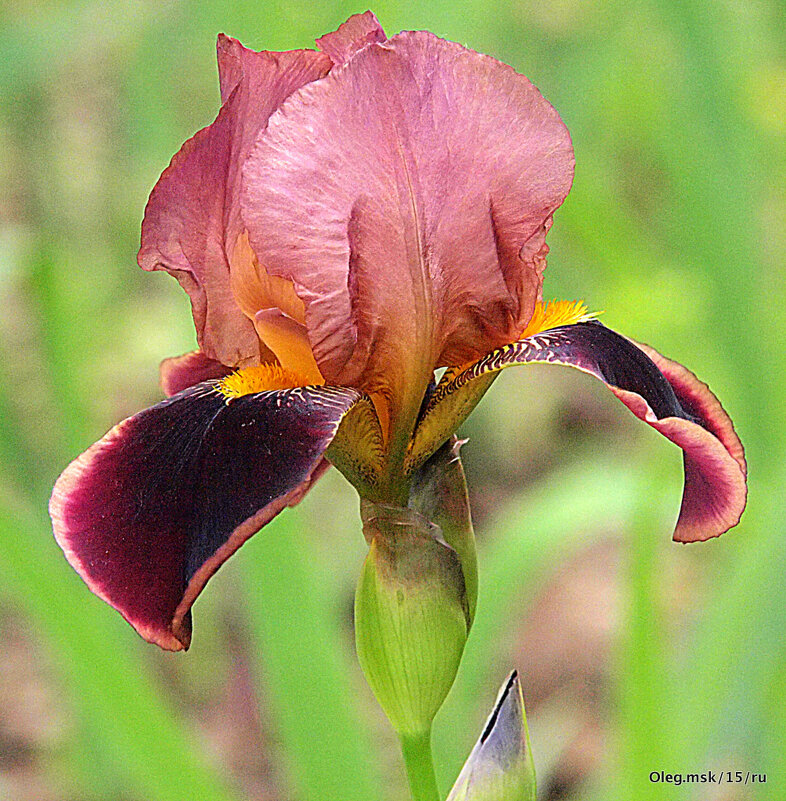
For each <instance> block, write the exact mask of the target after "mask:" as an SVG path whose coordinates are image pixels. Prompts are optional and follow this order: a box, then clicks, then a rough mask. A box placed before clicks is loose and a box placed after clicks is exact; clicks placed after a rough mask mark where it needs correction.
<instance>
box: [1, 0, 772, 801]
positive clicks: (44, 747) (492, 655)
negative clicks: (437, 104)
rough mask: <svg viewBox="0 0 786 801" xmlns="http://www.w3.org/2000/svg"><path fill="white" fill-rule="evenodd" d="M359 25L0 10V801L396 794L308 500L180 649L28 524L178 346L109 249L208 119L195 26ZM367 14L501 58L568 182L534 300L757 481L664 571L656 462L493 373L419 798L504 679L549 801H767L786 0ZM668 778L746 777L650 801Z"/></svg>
mask: <svg viewBox="0 0 786 801" xmlns="http://www.w3.org/2000/svg"><path fill="white" fill-rule="evenodd" d="M364 8H365V7H363V6H356V5H352V4H347V3H329V2H303V0H294V1H290V2H287V3H283V2H275V3H265V2H264V1H263V0H262V1H260V0H257V1H256V2H248V1H247V0H236V1H235V2H231V3H230V2H219V1H217V0H205V1H204V2H187V1H186V0H183V2H160V0H119V1H118V2H114V3H102V2H96V0H88V1H87V2H34V3H30V2H22V1H21V0H10V1H9V0H6V2H5V3H4V4H3V6H2V10H0V15H2V18H1V19H0V90H1V92H2V94H1V97H2V100H1V101H0V154H1V156H0V298H1V300H2V306H1V307H0V326H1V328H0V415H1V416H2V428H1V436H0V461H1V464H2V478H1V479H0V564H2V582H1V583H0V799H9V801H77V800H79V801H183V799H199V801H230V799H235V800H236V799H253V800H254V801H262V800H263V799H265V800H266V799H284V800H286V801H312V800H314V801H316V800H317V799H340V800H341V801H369V800H370V799H374V800H376V799H379V801H396V800H397V799H404V798H405V797H406V793H405V788H404V784H403V772H402V766H401V763H400V757H399V753H398V749H397V746H396V743H395V742H394V740H393V736H392V734H391V732H390V730H389V728H388V726H387V724H386V722H385V720H384V719H383V717H382V714H381V712H380V711H379V709H378V708H377V707H376V705H375V703H374V701H373V699H372V697H371V695H370V692H369V691H368V689H367V688H366V686H365V684H364V682H363V679H362V677H361V675H360V672H359V668H358V666H357V663H356V659H355V655H354V650H353V640H352V621H351V605H352V596H353V588H354V582H355V579H356V576H357V573H358V569H359V566H360V563H361V561H362V558H363V555H364V551H365V547H364V542H363V539H362V537H361V534H360V526H359V522H358V515H357V500H356V497H355V496H354V493H353V491H352V490H351V489H350V488H348V486H347V485H346V484H345V482H343V480H342V479H341V477H340V476H339V475H338V474H337V473H334V474H333V475H330V476H328V477H326V478H325V479H324V480H323V481H322V482H321V483H320V485H319V486H318V487H317V489H316V490H315V491H314V492H313V494H312V495H311V496H310V498H309V499H308V500H307V501H306V502H305V503H304V504H303V505H302V506H301V507H299V508H298V509H296V510H294V511H292V512H288V513H286V514H284V515H283V516H281V517H280V518H279V519H278V520H277V521H275V522H274V523H273V524H271V525H270V526H269V528H268V529H266V531H265V532H264V533H263V534H261V535H259V536H257V537H256V538H255V539H254V540H252V541H251V542H250V543H249V544H248V545H247V546H246V547H245V548H243V549H242V551H241V553H240V554H239V555H238V556H237V557H235V558H234V559H233V560H231V561H230V563H229V564H227V565H226V566H225V567H224V568H223V569H222V570H221V572H220V573H219V574H218V575H217V576H216V577H215V579H214V580H213V581H212V582H211V585H210V587H209V588H208V590H207V591H206V592H205V593H204V595H203V597H202V598H201V599H200V600H199V602H198V603H197V606H196V610H195V621H196V625H195V637H194V644H193V647H192V649H191V651H190V652H189V653H188V654H187V655H183V654H174V655H173V654H164V653H161V652H159V651H158V650H157V649H155V648H154V647H153V646H150V645H146V644H145V643H143V642H142V640H141V639H139V638H138V637H137V636H136V635H135V634H134V632H133V631H132V630H131V629H130V628H129V627H128V626H127V625H126V624H125V623H124V622H123V621H122V619H121V618H120V617H119V616H118V615H117V614H116V613H114V612H112V611H111V610H110V609H109V608H108V607H106V606H105V605H104V604H103V603H102V602H100V601H99V600H97V599H96V598H94V597H93V596H92V595H91V594H90V593H89V592H88V591H87V589H86V588H85V587H84V586H83V584H82V583H81V581H80V580H79V579H78V578H77V576H76V575H75V574H74V573H73V571H72V570H71V569H70V568H69V567H68V565H67V563H66V562H65V560H64V559H63V557H62V555H61V553H60V552H59V550H58V549H57V547H56V545H55V543H54V542H53V540H52V537H51V530H50V527H49V522H48V518H47V514H46V503H47V499H48V495H49V492H50V488H51V486H52V483H53V481H54V479H55V478H56V476H57V474H58V473H59V471H60V470H61V469H62V468H63V467H64V466H65V465H66V464H67V462H68V461H69V460H70V459H72V458H73V457H74V456H76V455H77V454H78V453H79V452H81V451H82V450H83V449H84V448H85V447H87V446H88V445H89V444H91V443H92V442H93V441H94V440H95V439H97V438H98V437H99V436H101V435H102V434H103V433H104V431H105V430H107V429H108V428H109V427H110V426H112V425H113V424H114V423H115V422H117V421H118V420H119V419H121V418H122V417H124V416H127V415H129V414H131V413H133V412H135V411H137V410H139V409H140V408H142V407H144V406H147V405H149V404H152V403H154V402H156V401H157V400H158V399H159V397H160V396H159V390H158V375H157V365H158V362H159V361H160V360H161V359H163V358H164V357H166V356H170V355H174V354H179V353H182V352H185V351H187V350H190V349H192V348H193V347H194V334H193V329H192V325H191V317H190V312H189V305H188V302H187V299H186V296H185V295H184V294H183V293H182V292H181V290H180V289H179V287H178V286H177V285H176V283H175V282H174V281H172V280H171V279H170V278H168V277H167V276H166V275H163V274H154V275H149V274H144V273H142V272H141V271H140V270H138V269H137V268H136V267H135V254H136V249H137V244H138V235H139V225H140V221H141V216H142V212H143V209H144V204H145V201H146V198H147V195H148V193H149V191H150V189H151V187H152V186H153V184H154V182H155V180H156V178H157V177H158V175H159V174H160V172H161V171H162V169H163V168H164V167H165V166H166V165H167V163H168V162H169V159H170V157H171V156H172V154H173V153H174V152H175V151H176V150H177V149H178V148H179V147H180V145H181V143H182V142H183V141H184V140H185V139H186V138H187V137H188V136H190V135H191V134H192V133H193V132H194V131H195V130H196V129H198V128H200V127H202V126H204V125H206V124H208V123H209V122H211V121H212V119H213V117H214V115H215V112H216V110H217V107H218V87H217V78H216V71H215V64H214V50H213V48H214V40H215V35H216V33H217V32H219V31H225V32H227V33H229V34H231V35H233V36H236V37H238V38H240V39H241V40H242V41H243V42H244V43H245V44H247V45H248V46H251V47H255V48H259V49H262V48H265V49H290V48H293V47H308V46H312V43H313V39H314V38H315V37H316V36H319V35H321V34H322V33H324V32H326V31H329V30H332V29H334V28H335V27H336V26H337V25H338V24H339V23H340V22H341V21H343V20H344V19H345V18H346V17H347V16H348V15H349V14H350V13H352V12H355V11H362V10H364ZM374 11H375V12H376V14H377V15H378V17H379V18H380V20H381V22H382V24H383V25H384V27H385V29H386V30H387V32H388V34H392V33H394V32H396V31H398V30H400V29H401V28H415V29H417V28H427V29H429V30H432V31H434V32H435V33H437V34H439V35H441V36H444V37H446V38H449V39H453V40H455V41H458V42H461V43H464V44H467V45H469V46H471V47H473V48H475V49H477V50H480V51H482V52H486V53H490V54H492V55H494V56H497V57H498V58H500V59H502V60H503V61H506V62H508V63H511V64H513V65H514V66H515V67H516V68H517V69H518V70H519V71H521V72H523V73H525V74H526V75H528V76H529V77H530V78H531V79H532V80H533V81H534V82H535V84H536V85H537V86H538V87H539V88H540V89H541V91H542V92H543V93H544V94H545V96H546V97H547V98H548V99H549V100H550V101H551V102H552V103H553V104H554V106H555V107H556V108H557V109H558V111H559V112H560V114H561V115H562V117H563V118H564V120H565V122H566V123H567V125H568V127H569V129H570V131H571V133H572V136H573V140H574V144H575V149H576V159H577V168H576V180H575V184H574V189H573V191H572V193H571V195H570V196H569V197H568V200H567V201H566V203H565V205H564V207H563V208H562V209H561V210H560V211H559V212H558V214H557V215H556V217H555V224H554V228H553V230H552V232H551V234H550V236H549V242H550V245H551V248H552V253H551V256H550V261H549V268H548V271H547V273H546V275H547V278H546V289H545V294H546V296H547V297H564V298H576V297H582V298H584V299H586V301H587V303H588V305H589V306H590V308H591V309H595V310H605V314H604V317H603V320H604V322H606V323H607V324H608V325H610V326H612V327H614V328H617V329H618V330H621V331H622V332H624V333H626V334H628V335H629V336H632V337H634V338H636V339H638V340H641V341H645V342H648V343H650V344H651V345H653V346H655V347H656V348H658V349H659V350H660V351H662V352H663V353H665V354H667V355H669V356H671V357H672V358H675V359H677V360H679V361H681V362H683V363H685V364H686V365H688V366H689V367H690V368H691V369H693V370H694V371H696V373H697V374H698V375H699V376H700V377H702V378H703V379H704V380H707V381H708V382H709V383H710V385H711V387H712V388H713V389H714V391H715V392H716V393H717V394H718V395H719V396H720V397H721V399H722V400H723V402H724V404H725V406H726V408H727V410H728V411H729V412H730V414H731V415H732V417H733V419H734V420H735V422H736V425H737V428H738V431H739V433H740V436H741V437H742V440H743V442H744V444H745V445H746V448H747V453H748V456H749V464H750V474H751V497H750V503H749V507H748V510H747V512H746V514H745V516H744V518H743V522H742V523H741V525H740V526H739V527H738V528H737V529H735V530H734V531H732V532H731V533H729V534H726V535H725V536H724V537H722V538H720V539H719V540H715V541H712V542H709V543H705V544H696V545H693V546H687V547H685V546H677V545H675V544H673V543H671V542H670V534H671V530H672V526H673V523H674V520H675V519H676V514H677V510H678V507H679V500H680V493H681V481H682V476H681V458H680V454H679V451H678V450H677V449H676V448H675V447H674V446H672V445H670V444H669V443H668V442H666V441H665V440H663V439H662V438H661V437H659V436H658V435H657V434H656V433H654V432H653V431H652V430H649V429H647V427H646V426H642V425H640V424H638V422H637V421H636V420H635V419H634V418H633V417H632V415H630V414H629V413H628V412H627V411H626V410H625V409H624V408H623V407H622V406H621V405H620V404H619V403H618V402H617V401H615V400H614V398H612V397H611V395H610V394H609V393H607V392H606V391H605V389H604V388H603V387H602V386H601V385H600V384H599V383H598V382H595V381H594V380H593V379H591V378H589V377H587V376H583V375H581V374H574V373H573V371H570V370H566V369H562V368H549V367H537V368H535V367H533V368H527V369H522V370H511V371H508V372H507V373H506V374H505V375H503V376H502V377H501V378H500V380H499V381H498V382H497V383H496V385H495V386H494V388H493V389H492V391H491V392H490V393H489V396H488V397H487V398H486V399H485V400H484V401H483V403H482V404H481V406H480V407H479V409H478V410H477V411H476V412H475V414H474V415H473V417H472V418H471V420H470V422H469V423H468V424H467V425H466V427H465V430H464V434H465V435H466V436H469V437H470V443H469V445H467V446H466V447H465V449H464V457H465V464H466V468H467V472H468V478H469V483H470V487H471V493H472V500H473V509H474V513H475V518H476V530H477V532H478V538H479V556H480V579H481V588H480V605H479V610H478V617H477V622H476V626H475V628H474V629H473V632H472V635H471V638H470V641H469V645H468V648H467V652H466V655H465V659H464V662H463V665H462V669H461V671H460V673H459V680H458V682H457V684H456V686H455V687H454V689H453V691H452V693H451V695H450V697H449V699H448V702H447V703H446V706H445V707H444V709H443V710H442V712H441V713H440V715H439V716H438V718H437V722H436V733H435V751H436V758H437V761H438V772H439V776H440V782H441V785H442V788H443V791H444V792H447V789H448V788H449V786H450V783H451V782H452V780H453V778H454V777H455V775H456V773H457V771H458V768H459V767H460V765H461V763H462V761H463V759H464V757H465V755H466V754H467V752H468V750H469V748H470V747H471V745H472V743H473V742H474V740H475V738H476V737H477V735H478V734H479V732H480V727H481V725H482V721H483V719H484V716H485V714H486V713H487V711H488V710H489V708H490V705H491V704H492V702H493V698H494V694H495V692H496V688H497V685H498V684H499V682H500V681H501V680H502V679H503V677H504V675H505V673H506V672H507V671H508V670H509V669H511V668H512V667H514V666H516V667H518V668H519V669H520V671H521V672H522V679H523V686H524V690H525V696H526V700H527V705H528V710H529V718H530V728H531V735H532V742H533V749H534V753H535V760H536V765H537V769H538V774H539V785H540V788H539V789H540V792H541V796H542V798H543V799H577V800H578V799H581V800H582V801H608V799H615V801H618V800H622V801H626V800H627V799H631V800H635V801H641V800H642V799H644V800H645V801H646V799H649V798H656V799H657V798H663V799H691V800H693V799H717V800H718V801H720V800H721V799H722V800H723V801H735V800H736V799H765V798H767V799H780V798H784V797H786V735H784V732H786V659H784V657H785V656H786V636H785V633H786V604H784V597H786V537H784V531H783V528H784V526H783V523H784V503H783V488H784V484H785V482H784V471H786V460H785V459H784V454H785V453H786V449H784V431H786V427H785V426H784V422H786V421H784V416H785V415H786V404H785V403H784V402H783V396H784V393H785V392H786V369H784V368H785V367H786V365H785V364H784V348H783V342H784V335H783V331H784V326H786V303H784V300H785V298H784V262H785V260H786V235H785V234H784V231H786V147H784V145H785V144H786V57H785V56H784V53H785V52H786V49H785V45H786V11H785V10H784V4H783V3H781V2H774V1H773V0H760V2H757V3H740V2H735V1H733V0H726V1H721V2H716V3H704V2H696V1H695V0H694V1H693V2H687V0H681V1H679V0H675V1H674V2H669V1H668V0H650V1H649V2H647V1H645V2H638V3H623V2H604V1H603V0H594V1H593V0H590V1H589V2H579V0H552V1H551V2H549V3H543V2H541V1H540V0H521V2H500V3H498V4H496V6H495V7H493V8H492V7H490V6H489V5H488V4H487V3H485V2H480V0H477V1H476V2H463V3H461V2H455V1H454V0H453V1H451V2H446V1H445V0H437V1H436V2H433V1H432V2H429V3H425V2H421V3H417V4H415V3H412V4H406V3H396V2H386V1H384V0H380V1H379V2H377V3H376V5H375V7H374ZM257 709H258V711H257ZM661 770H663V771H666V772H679V771H683V772H694V771H706V770H715V771H727V770H730V771H737V770H741V771H743V772H745V771H752V772H755V773H758V774H762V773H766V776H767V783H766V785H763V786H762V787H751V786H748V787H740V786H734V785H724V786H720V787H717V786H715V787H713V786H707V785H704V786H701V787H691V786H686V785H683V786H681V787H674V786H672V785H656V784H652V783H650V781H649V778H648V776H649V773H650V772H651V771H661Z"/></svg>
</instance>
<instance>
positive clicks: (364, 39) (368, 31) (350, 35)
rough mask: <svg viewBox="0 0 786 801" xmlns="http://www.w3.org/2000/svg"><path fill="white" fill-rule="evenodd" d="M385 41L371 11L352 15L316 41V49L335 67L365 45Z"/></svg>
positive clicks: (380, 27)
mask: <svg viewBox="0 0 786 801" xmlns="http://www.w3.org/2000/svg"><path fill="white" fill-rule="evenodd" d="M384 41H387V37H386V36H385V31H383V30H382V26H381V25H380V24H379V20H378V19H377V18H376V17H375V16H374V14H373V13H372V12H371V11H366V12H365V13H364V14H353V15H352V16H351V17H350V18H349V19H348V20H347V21H346V22H342V23H341V25H339V27H338V30H337V31H334V32H333V33H326V34H325V35H324V36H320V38H319V39H317V47H318V48H319V49H320V50H321V51H322V52H323V53H327V55H329V56H330V58H331V59H332V61H333V63H334V64H335V65H336V66H339V65H341V64H345V63H346V62H347V61H349V59H351V58H352V56H354V55H355V53H357V52H358V50H362V49H363V48H364V47H365V46H366V45H367V44H373V43H374V42H384Z"/></svg>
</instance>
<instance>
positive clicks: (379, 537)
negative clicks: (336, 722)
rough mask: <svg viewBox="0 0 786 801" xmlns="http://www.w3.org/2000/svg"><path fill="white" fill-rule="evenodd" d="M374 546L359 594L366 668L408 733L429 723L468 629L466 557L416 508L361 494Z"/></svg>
mask: <svg viewBox="0 0 786 801" xmlns="http://www.w3.org/2000/svg"><path fill="white" fill-rule="evenodd" d="M361 516H362V518H363V533H364V534H365V536H366V539H367V541H368V542H369V552H368V556H367V557H366V561H365V562H364V564H363V569H362V571H361V574H360V579H359V581H358V587H357V594H356V596H355V636H356V640H357V651H358V657H359V660H360V664H361V667H362V668H363V672H364V673H365V675H366V679H367V680H368V683H369V685H370V686H371V689H372V690H373V691H374V694H375V695H376V697H377V700H378V701H379V703H380V705H381V706H382V708H383V709H384V710H385V714H386V715H387V716H388V719H389V720H390V722H391V724H392V725H393V728H395V729H396V731H397V732H398V733H399V735H401V736H402V737H416V736H419V735H423V734H424V733H427V732H429V731H430V728H431V722H432V720H433V719H434V716H435V715H436V713H437V711H438V710H439V708H440V706H442V702H443V701H444V700H445V696H446V695H447V694H448V690H450V688H451V686H452V684H453V681H454V679H455V677H456V671H457V670H458V666H459V662H460V661H461V655H462V653H463V651H464V644H465V643H466V639H467V631H468V629H469V609H468V605H467V595H466V588H465V583H464V574H463V571H462V569H461V563H460V561H459V558H458V556H457V554H456V551H455V550H453V548H451V547H450V546H449V545H448V544H447V543H446V542H445V541H444V539H443V538H442V535H441V532H440V530H439V528H438V527H437V526H435V525H433V524H432V523H430V522H429V521H428V520H426V518H424V517H423V516H422V515H420V514H418V513H417V512H416V511H414V510H413V509H409V508H402V507H397V506H389V505H387V504H375V503H371V502H370V501H362V503H361Z"/></svg>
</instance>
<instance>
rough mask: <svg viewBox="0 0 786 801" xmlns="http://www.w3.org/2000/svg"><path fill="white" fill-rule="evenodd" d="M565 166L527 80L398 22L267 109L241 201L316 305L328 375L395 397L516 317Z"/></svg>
mask: <svg viewBox="0 0 786 801" xmlns="http://www.w3.org/2000/svg"><path fill="white" fill-rule="evenodd" d="M572 175H573V151H572V147H571V143H570V138H569V135H568V132H567V130H566V128H565V126H564V125H563V124H562V121H561V120H560V118H559V116H558V115H557V113H556V112H555V111H554V109H553V108H552V107H551V106H550V105H549V104H548V103H547V102H546V101H545V100H544V99H543V97H542V96H541V95H540V93H539V92H538V91H537V89H535V87H534V86H532V84H531V83H530V82H529V81H528V80H527V79H526V78H524V77H523V76H521V75H519V74H517V73H516V72H515V71H514V70H513V69H512V68H510V67H508V66H505V65H504V64H501V63H500V62H498V61H496V60H494V59H492V58H489V57H487V56H482V55H479V54H478V53H475V52H472V51H470V50H467V49H466V48H464V47H461V46H460V45H457V44H453V43H451V42H446V41H443V40H441V39H438V38H437V37H435V36H433V35H431V34H429V33H426V32H416V33H413V32H405V33H402V34H399V35H397V36H394V37H392V38H391V39H390V40H388V41H387V42H385V43H382V44H367V45H366V46H365V47H363V48H362V49H361V50H359V51H358V52H356V53H355V54H354V56H353V57H352V58H351V60H349V61H348V62H347V63H346V64H345V65H344V67H343V68H342V69H340V70H336V71H334V72H331V73H330V75H328V76H327V77H326V78H325V79H324V80H322V81H319V82H316V83H313V84H311V85H309V86H307V87H304V88H303V89H301V90H299V91H298V92H296V93H295V94H293V95H292V96H291V97H290V98H289V100H288V101H287V102H286V103H285V104H284V106H283V107H282V108H281V109H280V111H279V112H277V113H276V114H274V115H273V116H272V117H271V120H270V122H269V125H268V128H267V129H266V131H265V132H264V133H263V134H262V135H261V136H260V138H259V140H258V143H257V145H256V146H255V148H254V150H253V151H252V153H251V155H250V156H249V159H248V161H247V163H246V167H245V169H244V193H243V197H242V209H243V217H244V220H245V222H246V225H247V227H248V230H249V235H250V239H251V244H252V246H253V248H254V251H255V252H256V253H257V255H258V257H259V259H260V262H261V263H263V264H264V265H265V267H266V268H267V270H268V271H269V272H270V273H271V274H275V275H279V276H282V277H285V278H288V279H290V280H292V281H294V283H295V287H296V290H297V292H298V295H299V296H300V298H301V299H302V300H303V301H304V303H305V304H306V324H307V328H308V333H309V338H310V340H311V343H312V346H313V348H314V354H315V357H316V359H317V363H318V365H319V367H320V370H321V371H322V374H323V375H324V376H325V378H326V380H328V381H332V382H336V383H344V384H346V383H349V384H353V385H359V386H363V387H364V388H365V389H367V390H369V391H374V392H380V393H381V394H382V395H383V396H388V397H390V398H393V399H394V400H395V398H396V397H397V396H398V397H400V396H401V394H402V393H406V392H408V391H412V390H410V389H409V388H411V387H415V390H414V392H415V394H418V393H419V396H420V397H422V391H421V390H422V389H423V388H424V387H425V383H427V382H428V380H429V379H430V377H431V371H432V370H433V368H434V367H435V366H436V365H438V364H449V363H450V364H455V363H460V362H462V361H466V360H468V359H470V358H477V357H479V356H481V355H482V354H483V353H486V352H488V351H489V350H490V349H491V348H493V347H495V346H499V345H501V344H502V343H503V342H507V341H510V339H512V338H515V336H516V335H517V334H518V332H519V331H520V330H521V329H522V328H523V325H524V323H526V321H527V320H528V319H529V316H530V315H531V313H532V310H533V307H534V303H535V300H536V298H537V297H538V294H539V291H540V283H541V276H540V273H541V271H542V266H543V255H544V238H545V233H546V230H547V228H548V226H549V224H550V221H551V215H552V213H553V212H554V210H555V209H556V208H557V207H558V206H559V205H560V203H561V202H562V200H563V199H564V197H565V195H566V194H567V192H568V189H569V187H570V184H571V180H572ZM424 381H425V383H424V385H423V387H420V383H421V382H424Z"/></svg>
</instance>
